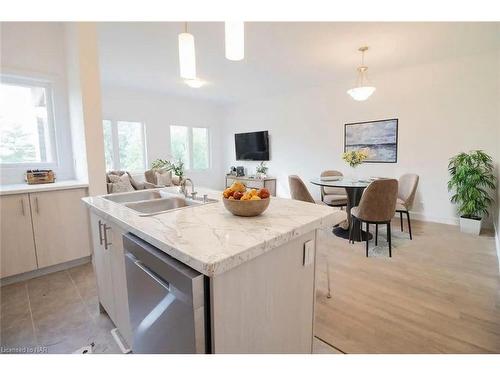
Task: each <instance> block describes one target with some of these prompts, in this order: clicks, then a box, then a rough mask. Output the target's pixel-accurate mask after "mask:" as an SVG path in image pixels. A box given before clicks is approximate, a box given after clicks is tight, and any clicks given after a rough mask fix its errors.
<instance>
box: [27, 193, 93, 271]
mask: <svg viewBox="0 0 500 375" xmlns="http://www.w3.org/2000/svg"><path fill="white" fill-rule="evenodd" d="M86 195H87V191H86V189H69V190H57V191H48V192H40V193H30V203H31V212H32V219H33V233H34V237H35V243H36V253H37V258H38V267H39V268H43V267H48V266H52V265H54V264H58V263H64V262H68V261H70V260H74V259H78V258H83V257H85V256H88V255H90V241H89V223H88V214H87V211H86V209H85V207H84V206H83V204H82V202H81V198H82V197H84V196H86Z"/></svg>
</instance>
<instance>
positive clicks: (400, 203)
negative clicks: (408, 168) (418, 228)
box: [396, 173, 419, 240]
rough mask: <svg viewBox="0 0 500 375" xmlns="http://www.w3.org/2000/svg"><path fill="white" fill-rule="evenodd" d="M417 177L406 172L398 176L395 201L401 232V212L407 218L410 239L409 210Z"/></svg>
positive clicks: (413, 197) (415, 188)
mask: <svg viewBox="0 0 500 375" xmlns="http://www.w3.org/2000/svg"><path fill="white" fill-rule="evenodd" d="M418 180H419V177H418V175H417V174H414V173H407V174H404V175H402V176H401V177H400V178H399V188H398V199H397V201H396V212H399V221H400V223H401V232H403V213H404V214H406V218H407V219H408V232H409V234H410V240H412V239H413V237H412V235H411V222H410V210H411V209H412V207H413V201H414V200H415V193H416V192H417V186H418Z"/></svg>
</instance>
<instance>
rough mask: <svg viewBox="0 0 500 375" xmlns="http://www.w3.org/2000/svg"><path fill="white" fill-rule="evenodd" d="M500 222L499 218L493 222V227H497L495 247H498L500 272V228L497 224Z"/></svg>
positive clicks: (499, 269)
mask: <svg viewBox="0 0 500 375" xmlns="http://www.w3.org/2000/svg"><path fill="white" fill-rule="evenodd" d="M497 222H499V223H500V221H499V220H497V221H496V222H494V223H493V228H495V247H496V248H497V263H498V272H500V228H499V226H498V224H497Z"/></svg>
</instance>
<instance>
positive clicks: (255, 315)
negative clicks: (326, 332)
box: [210, 231, 316, 353]
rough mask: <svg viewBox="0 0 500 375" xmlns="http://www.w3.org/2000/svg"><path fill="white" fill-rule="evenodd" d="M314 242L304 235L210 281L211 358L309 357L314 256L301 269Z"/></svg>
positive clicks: (309, 234)
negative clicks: (220, 355) (254, 355)
mask: <svg viewBox="0 0 500 375" xmlns="http://www.w3.org/2000/svg"><path fill="white" fill-rule="evenodd" d="M315 237H316V234H315V231H312V232H309V233H307V234H305V235H302V236H300V237H297V238H296V239H294V240H291V241H290V242H288V243H286V244H284V245H282V246H281V247H278V248H275V249H273V250H271V251H269V252H267V253H265V254H263V255H260V256H258V257H257V258H254V259H252V260H250V261H248V262H246V263H244V264H242V265H240V266H238V267H236V268H233V269H231V270H229V271H227V272H225V273H223V274H221V275H216V276H214V277H213V278H211V279H210V291H211V304H210V306H211V319H212V327H211V328H212V351H213V352H214V353H311V352H312V339H313V320H314V273H315V262H314V255H315V254H311V256H312V259H313V261H310V262H309V263H308V262H307V261H306V264H307V263H308V264H307V265H304V259H305V258H308V257H305V256H304V252H305V244H306V243H307V242H308V241H315ZM309 245H310V243H309ZM313 251H314V253H315V246H314V247H313ZM309 259H310V258H309Z"/></svg>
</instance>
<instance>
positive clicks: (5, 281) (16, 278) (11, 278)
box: [0, 255, 91, 286]
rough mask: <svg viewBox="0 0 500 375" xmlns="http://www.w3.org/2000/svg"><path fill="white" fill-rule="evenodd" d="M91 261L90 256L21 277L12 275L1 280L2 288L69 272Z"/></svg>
mask: <svg viewBox="0 0 500 375" xmlns="http://www.w3.org/2000/svg"><path fill="white" fill-rule="evenodd" d="M90 261H91V257H90V255H89V256H86V257H83V258H79V259H75V260H70V261H69V262H65V263H60V264H55V265H53V266H49V267H45V268H40V269H37V270H33V271H29V272H25V273H20V274H19V275H12V276H8V277H4V278H3V279H0V286H4V285H9V284H14V283H18V282H20V281H26V280H30V279H34V278H35V277H39V276H44V275H48V274H49V273H54V272H58V271H63V270H67V269H68V268H73V267H76V266H80V265H82V264H85V263H89V262H90Z"/></svg>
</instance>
